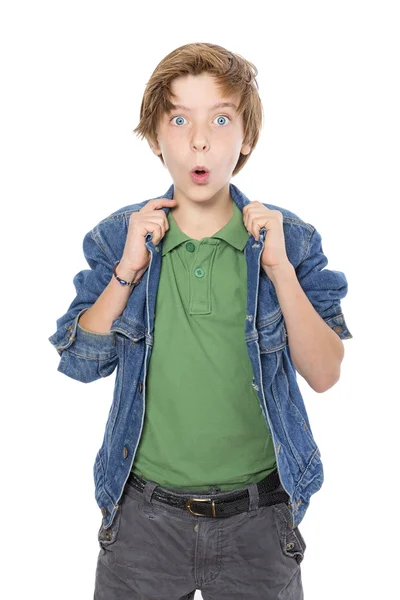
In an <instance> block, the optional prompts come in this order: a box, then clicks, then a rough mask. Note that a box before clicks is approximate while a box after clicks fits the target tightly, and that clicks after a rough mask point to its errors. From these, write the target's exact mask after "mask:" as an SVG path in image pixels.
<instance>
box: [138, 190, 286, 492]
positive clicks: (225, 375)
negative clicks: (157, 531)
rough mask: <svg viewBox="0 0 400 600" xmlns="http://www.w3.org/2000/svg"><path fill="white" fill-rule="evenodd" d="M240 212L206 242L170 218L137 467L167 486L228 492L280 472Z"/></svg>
mask: <svg viewBox="0 0 400 600" xmlns="http://www.w3.org/2000/svg"><path fill="white" fill-rule="evenodd" d="M232 205H233V216H232V217H231V219H230V220H229V222H228V223H227V224H226V225H225V226H224V227H223V228H222V229H220V230H219V231H218V232H217V233H214V235H212V236H211V237H204V238H202V239H201V240H196V239H193V238H190V237H189V236H187V235H186V234H185V233H184V232H183V231H181V229H179V227H178V225H177V223H176V221H175V219H174V217H173V214H172V212H171V211H169V213H168V223H169V229H168V230H167V232H166V234H165V236H164V238H163V241H162V263H161V273H160V281H159V287H158V292H157V298H156V316H155V327H154V345H153V349H152V353H151V357H150V362H149V369H148V372H147V377H146V387H145V420H144V424H143V431H142V436H141V439H140V442H139V447H138V449H137V452H136V456H135V460H134V463H133V465H132V471H133V472H134V473H136V474H137V475H139V477H142V478H144V479H150V480H152V481H155V482H156V483H158V485H160V486H162V487H170V488H179V489H181V488H182V489H191V490H195V491H202V490H205V491H209V489H210V487H211V486H216V487H219V488H220V489H221V490H222V491H228V490H232V489H235V488H241V487H244V486H246V485H247V484H249V483H255V482H258V481H260V480H261V479H263V478H264V477H266V476H267V475H268V474H269V473H271V471H273V470H274V469H275V468H276V457H275V452H274V447H273V443H272V439H271V436H270V433H269V429H268V426H267V424H266V422H265V420H264V416H263V414H262V411H261V406H260V401H259V398H258V396H257V393H256V391H255V389H254V388H253V386H252V378H253V371H252V366H251V362H250V358H249V355H248V352H247V347H246V342H245V337H244V329H245V318H246V304H247V264H246V259H245V255H244V252H243V250H244V247H245V245H246V242H247V240H248V235H249V234H248V232H247V230H246V228H245V226H244V223H243V217H242V212H241V211H240V209H239V208H238V207H237V205H236V204H235V203H234V202H233V201H232Z"/></svg>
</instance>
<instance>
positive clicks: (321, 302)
mask: <svg viewBox="0 0 400 600" xmlns="http://www.w3.org/2000/svg"><path fill="white" fill-rule="evenodd" d="M313 229H314V231H313V233H312V234H311V237H310V239H309V243H308V245H307V248H306V252H305V257H304V258H303V260H302V261H301V262H300V264H299V265H298V266H297V268H296V274H297V278H298V280H299V283H300V285H301V287H302V288H303V290H304V292H305V294H306V295H307V297H308V299H309V300H310V302H311V304H312V305H313V307H314V308H315V310H316V311H317V312H318V314H319V315H320V316H321V317H322V318H323V319H324V321H325V322H326V323H327V325H329V327H331V328H332V329H333V331H335V332H336V333H337V334H338V336H339V337H340V339H342V340H348V339H350V338H352V337H353V336H352V334H351V333H350V331H349V329H348V327H347V324H346V321H345V319H344V315H343V311H342V307H341V300H342V299H343V298H344V297H345V296H346V294H347V291H348V284H347V279H346V276H345V274H344V273H342V272H341V271H333V270H329V269H324V267H325V266H326V265H327V264H328V259H327V257H326V256H325V254H324V252H323V249H322V243H321V235H320V234H319V232H318V231H317V230H316V229H315V228H313Z"/></svg>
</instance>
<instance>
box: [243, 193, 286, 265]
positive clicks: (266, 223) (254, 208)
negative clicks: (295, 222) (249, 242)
mask: <svg viewBox="0 0 400 600" xmlns="http://www.w3.org/2000/svg"><path fill="white" fill-rule="evenodd" d="M243 223H244V226H245V227H246V229H247V231H248V232H249V233H252V234H253V236H254V238H255V239H256V240H258V239H259V237H260V229H261V228H262V227H265V228H266V230H267V235H266V236H265V244H264V250H263V252H262V255H261V267H262V268H263V269H264V270H266V269H267V270H268V269H270V270H272V269H276V268H279V267H281V266H283V265H287V264H288V263H289V259H288V256H287V254H286V246H285V235H284V233H283V215H282V213H281V211H280V210H271V209H269V208H267V207H266V206H264V204H261V202H258V201H257V200H254V201H253V202H250V204H246V206H245V207H244V208H243ZM267 274H268V273H267Z"/></svg>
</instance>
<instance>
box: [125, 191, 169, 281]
mask: <svg viewBox="0 0 400 600" xmlns="http://www.w3.org/2000/svg"><path fill="white" fill-rule="evenodd" d="M163 206H169V207H173V206H176V200H175V199H173V200H169V199H168V198H158V199H156V200H149V202H147V204H145V206H143V208H142V209H141V210H139V211H137V212H133V213H132V214H131V216H130V218H129V228H128V235H127V237H126V242H125V248H124V252H123V255H122V258H121V262H120V266H121V270H122V268H123V269H124V273H126V271H128V273H131V274H134V275H139V277H141V276H142V275H143V273H144V272H145V271H146V269H147V267H148V266H149V263H150V256H151V253H150V251H149V250H147V248H146V241H145V238H146V235H147V234H148V233H153V240H152V241H153V244H154V245H155V246H156V245H157V244H158V242H159V241H160V240H161V239H162V238H163V237H164V235H165V233H166V231H167V230H168V229H169V225H168V219H167V215H166V214H165V212H164V211H163V210H160V209H161V208H162V207H163ZM137 279H138V277H137Z"/></svg>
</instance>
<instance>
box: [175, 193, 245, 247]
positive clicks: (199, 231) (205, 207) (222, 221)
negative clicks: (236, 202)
mask: <svg viewBox="0 0 400 600" xmlns="http://www.w3.org/2000/svg"><path fill="white" fill-rule="evenodd" d="M174 199H175V200H176V202H177V206H176V207H174V208H171V209H170V210H171V212H172V214H173V217H174V219H175V222H176V224H177V225H178V227H179V229H181V231H183V232H184V233H186V235H188V236H189V237H191V238H193V239H201V238H202V237H211V236H212V235H213V234H214V233H216V232H217V231H219V230H220V229H222V227H225V225H226V224H227V223H228V221H229V220H230V219H231V217H232V215H233V200H232V198H231V196H230V193H229V185H228V186H227V187H226V188H223V189H222V190H220V191H219V192H218V193H217V194H215V195H214V196H212V197H211V198H207V199H205V200H203V199H201V200H197V199H194V198H190V197H188V196H187V195H186V194H183V193H182V192H181V191H180V190H178V189H177V188H176V187H175V188H174Z"/></svg>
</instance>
